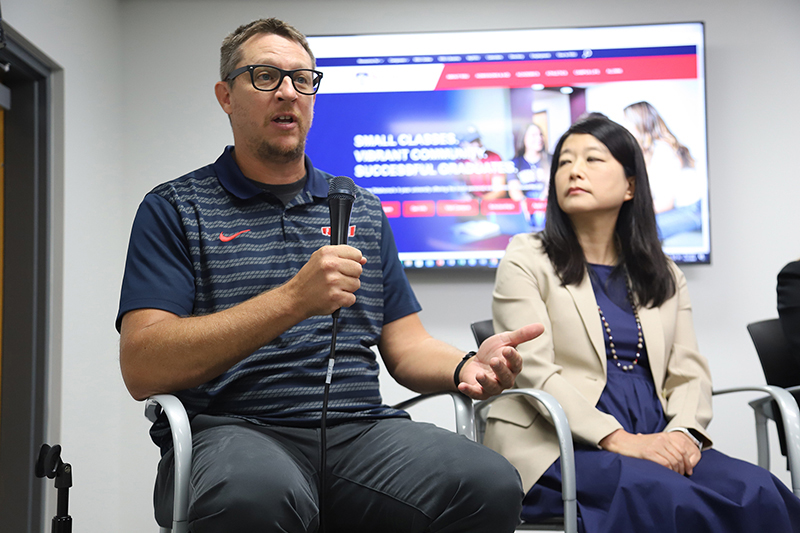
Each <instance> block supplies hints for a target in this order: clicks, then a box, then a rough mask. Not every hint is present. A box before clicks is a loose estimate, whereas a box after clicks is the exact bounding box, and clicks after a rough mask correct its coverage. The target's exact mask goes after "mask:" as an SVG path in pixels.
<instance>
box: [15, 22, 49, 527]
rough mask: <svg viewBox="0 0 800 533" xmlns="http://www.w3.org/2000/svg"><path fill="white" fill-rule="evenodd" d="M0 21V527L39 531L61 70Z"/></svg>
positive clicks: (45, 422)
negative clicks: (0, 158)
mask: <svg viewBox="0 0 800 533" xmlns="http://www.w3.org/2000/svg"><path fill="white" fill-rule="evenodd" d="M4 26H5V37H6V46H5V48H3V49H2V50H0V66H5V65H8V66H9V68H8V70H7V71H5V72H0V81H2V84H3V85H5V86H6V87H8V88H9V89H10V92H11V106H10V109H9V110H7V111H6V114H5V121H6V122H5V217H4V227H5V242H4V258H5V264H4V273H3V274H4V275H3V278H4V280H5V282H4V293H3V344H2V349H3V359H2V364H3V372H2V381H3V383H2V389H0V390H1V391H2V403H0V472H2V476H0V525H2V530H3V531H19V532H25V533H40V532H41V531H43V530H44V526H45V524H44V505H45V481H47V482H49V480H44V481H43V480H40V479H37V478H36V477H35V476H34V475H33V467H34V464H35V461H36V457H37V455H38V449H39V447H40V446H41V445H42V444H43V443H44V442H45V438H46V435H47V434H48V432H47V416H48V412H47V411H48V409H47V408H48V403H47V402H48V394H47V393H48V390H47V388H48V387H47V385H48V379H49V372H48V370H49V369H48V362H49V359H48V354H49V353H50V351H51V349H50V346H51V345H50V342H51V338H50V323H49V322H50V312H49V311H50V309H49V306H50V304H51V286H50V283H49V281H50V279H51V273H52V272H51V268H52V262H51V259H52V258H51V249H52V238H53V233H52V213H51V205H52V200H53V198H52V194H53V187H52V185H53V180H52V174H53V169H54V168H55V162H54V161H53V154H54V153H55V152H54V150H53V140H52V139H53V124H54V121H53V116H54V115H53V100H54V92H53V88H54V75H55V74H56V73H57V72H58V73H59V79H61V78H60V76H61V74H60V68H59V67H58V66H57V65H56V64H55V63H53V62H52V61H49V60H48V59H47V58H46V57H45V56H44V55H43V54H41V52H39V51H38V50H37V49H36V48H35V47H34V46H33V45H32V44H31V43H29V42H28V41H27V40H25V39H24V38H23V37H22V36H21V35H19V34H18V33H17V32H16V31H14V30H13V28H11V27H9V26H8V25H7V24H4ZM58 93H59V94H58V95H57V98H62V96H61V92H60V91H58ZM57 164H59V165H60V164H61V163H60V162H58V163H57ZM58 233H59V234H60V230H59V232H58ZM51 444H52V443H51ZM50 483H51V482H50Z"/></svg>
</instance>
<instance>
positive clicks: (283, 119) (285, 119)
mask: <svg viewBox="0 0 800 533" xmlns="http://www.w3.org/2000/svg"><path fill="white" fill-rule="evenodd" d="M273 121H275V122H277V123H278V124H291V123H293V122H294V117H292V116H290V115H280V116H277V117H275V118H274V119H273Z"/></svg>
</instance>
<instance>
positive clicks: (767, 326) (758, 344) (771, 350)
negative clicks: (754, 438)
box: [747, 318, 800, 462]
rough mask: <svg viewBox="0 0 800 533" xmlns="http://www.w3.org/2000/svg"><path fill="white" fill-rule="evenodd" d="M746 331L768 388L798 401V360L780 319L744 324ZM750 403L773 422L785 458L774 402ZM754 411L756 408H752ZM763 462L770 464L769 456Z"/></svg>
mask: <svg viewBox="0 0 800 533" xmlns="http://www.w3.org/2000/svg"><path fill="white" fill-rule="evenodd" d="M747 331H748V332H749V333H750V338H751V339H752V340H753V345H754V346H755V348H756V353H757V354H758V358H759V360H760V361H761V368H762V369H763V371H764V377H765V378H766V380H767V385H774V386H776V387H781V388H783V389H786V390H788V391H789V392H791V393H792V395H793V396H794V397H795V399H796V400H800V361H798V358H797V357H795V356H794V354H792V352H791V348H790V346H789V343H788V341H787V340H786V336H785V335H784V332H783V328H782V326H781V323H780V320H779V319H777V318H773V319H769V320H762V321H760V322H753V323H752V324H748V325H747ZM753 403H756V404H757V405H758V406H759V407H760V408H761V411H762V412H763V414H764V415H765V416H766V417H767V418H769V419H772V420H775V425H776V426H777V428H778V439H779V441H780V446H781V453H782V454H783V455H784V456H785V455H787V448H786V435H785V430H784V427H783V421H782V420H781V418H780V417H775V416H774V411H775V409H776V406H775V403H774V402H772V401H770V402H767V403H765V402H764V401H763V400H756V401H755V402H753ZM755 408H756V406H754V409H755ZM766 461H767V462H768V461H769V457H767V458H766Z"/></svg>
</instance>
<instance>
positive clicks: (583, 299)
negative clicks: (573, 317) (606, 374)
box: [567, 274, 606, 370]
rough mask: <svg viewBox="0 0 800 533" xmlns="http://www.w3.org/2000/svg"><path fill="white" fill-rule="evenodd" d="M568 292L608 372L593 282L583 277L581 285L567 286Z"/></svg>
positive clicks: (604, 368) (586, 276) (587, 277)
mask: <svg viewBox="0 0 800 533" xmlns="http://www.w3.org/2000/svg"><path fill="white" fill-rule="evenodd" d="M567 290H568V291H569V293H570V295H572V299H573V300H574V301H575V307H576V308H577V309H578V313H579V314H580V316H581V321H582V322H583V327H584V328H585V329H586V333H587V335H589V339H590V340H591V341H592V346H594V351H595V353H596V354H597V357H599V358H600V362H601V363H602V365H603V370H606V343H605V339H604V338H603V325H602V324H601V323H600V314H599V313H598V312H597V299H596V298H595V297H594V289H592V282H591V281H590V280H589V276H588V274H587V275H585V276H584V277H583V280H582V281H581V283H580V285H578V286H575V285H567Z"/></svg>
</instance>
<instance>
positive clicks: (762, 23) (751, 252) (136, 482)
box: [3, 0, 800, 532]
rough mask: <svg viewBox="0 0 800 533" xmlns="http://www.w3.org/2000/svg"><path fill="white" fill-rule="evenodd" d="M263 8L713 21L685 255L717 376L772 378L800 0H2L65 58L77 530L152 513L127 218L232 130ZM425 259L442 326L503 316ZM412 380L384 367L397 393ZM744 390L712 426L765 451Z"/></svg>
mask: <svg viewBox="0 0 800 533" xmlns="http://www.w3.org/2000/svg"><path fill="white" fill-rule="evenodd" d="M262 16H277V17H280V18H283V19H285V20H287V21H289V22H290V23H292V24H294V25H295V26H297V27H298V28H299V29H300V30H301V31H304V32H306V33H309V34H332V33H362V32H377V31H406V30H457V29H482V28H489V29H502V28H521V27H548V26H575V25H579V26H589V25H603V24H627V23H650V22H682V21H695V20H700V21H704V22H705V23H706V39H707V40H706V44H707V56H706V59H707V74H708V87H707V88H708V129H709V139H710V141H709V161H710V180H711V183H710V187H711V193H710V194H711V228H712V246H713V252H712V253H713V259H712V260H713V263H712V265H711V266H694V267H689V268H686V269H685V272H686V275H687V278H688V280H689V288H690V291H691V293H692V297H693V301H694V309H695V326H696V328H697V332H698V337H699V342H700V347H701V349H702V351H703V352H704V353H705V354H706V356H707V357H708V358H709V360H710V363H711V367H712V372H713V374H714V376H715V386H716V387H727V386H735V385H740V384H744V383H754V382H758V383H763V377H762V373H761V370H760V367H759V365H758V361H757V358H756V355H755V351H754V350H753V348H752V346H751V343H750V340H749V338H748V336H747V333H746V331H745V324H747V323H748V322H750V321H754V320H758V319H761V318H767V317H772V316H776V311H775V276H776V274H777V272H778V271H779V270H780V268H781V267H782V266H783V264H785V263H786V262H788V261H789V260H792V259H794V258H797V257H799V256H800V243H798V238H797V230H796V229H797V228H798V227H800V210H798V209H797V207H796V206H797V200H796V199H797V198H798V197H800V180H798V179H797V176H796V174H797V165H796V162H795V160H796V158H795V157H794V156H795V153H796V150H797V149H796V145H797V144H798V142H800V135H798V133H797V130H796V127H794V125H795V124H797V123H798V122H799V121H800V120H799V119H800V111H798V107H797V105H796V103H795V101H794V93H795V92H796V88H797V87H798V86H800V71H798V70H797V69H796V65H797V59H796V58H797V56H798V55H800V33H798V32H797V27H798V26H800V4H798V3H797V2H796V0H763V1H761V2H757V3H756V2H749V1H743V0H718V1H706V0H673V1H672V2H659V3H658V4H656V5H647V4H645V3H644V2H641V1H629V0H617V1H611V2H602V3H598V2H594V1H592V0H573V1H572V2H569V3H568V4H564V3H554V2H544V1H533V0H526V1H502V0H501V1H498V2H494V3H492V4H491V5H490V7H487V4H486V3H485V2H483V1H480V0H441V1H439V2H430V1H427V0H426V1H395V2H386V3H384V2H371V1H363V0H362V1H358V0H352V1H339V0H325V1H311V0H291V1H277V0H276V1H272V2H260V1H259V2H255V1H252V2H251V1H239V2H236V1H210V0H209V1H189V0H163V1H155V0H149V1H148V0H121V1H120V0H4V1H3V17H4V20H5V21H6V22H8V23H9V24H11V25H12V26H14V28H15V29H16V30H18V31H19V32H21V33H22V34H23V35H24V36H25V37H26V38H28V39H29V40H30V41H32V42H33V43H34V44H35V45H36V46H38V47H39V48H40V49H41V50H42V51H43V52H44V53H45V54H47V55H49V56H50V57H51V58H52V59H53V60H55V61H56V62H57V63H59V64H60V65H62V66H63V67H64V73H65V77H64V80H65V140H64V143H65V144H64V153H65V160H64V176H63V178H64V186H65V191H66V192H65V196H64V206H63V207H64V228H63V231H64V243H63V248H64V266H63V280H64V286H63V287H62V288H56V289H57V290H61V291H63V343H62V345H61V346H60V350H59V349H58V348H57V349H56V350H54V354H53V356H54V357H57V358H58V357H60V358H61V363H62V365H61V368H62V374H61V376H60V390H59V387H54V388H53V391H52V393H53V396H54V400H53V401H52V405H53V406H54V409H56V410H57V412H56V413H53V416H54V419H55V420H56V421H58V424H54V425H53V426H51V428H50V429H49V431H50V434H49V436H48V438H49V439H50V440H51V441H53V442H55V441H56V440H57V441H59V442H60V443H61V444H62V446H63V448H64V452H63V453H64V457H65V459H66V460H67V461H69V462H71V463H72V464H73V467H74V469H75V477H74V482H75V486H74V488H73V489H72V492H71V506H70V513H71V514H72V516H73V518H74V521H75V527H76V530H81V531H86V532H93V531H97V532H101V531H102V532H105V531H108V530H114V531H119V532H128V531H130V532H139V531H148V530H149V531H154V530H155V529H154V527H153V522H152V511H151V503H150V502H151V490H152V481H153V476H154V473H155V464H156V461H157V455H158V454H157V451H156V449H155V447H154V446H152V445H151V444H150V442H149V440H148V437H147V423H146V422H145V421H144V420H143V418H142V416H141V405H140V404H138V403H136V402H134V401H133V400H131V399H130V398H129V397H128V396H127V393H126V392H125V390H124V387H123V384H122V382H121V379H120V377H119V368H118V363H117V341H118V336H117V334H116V332H115V331H114V329H113V320H114V316H115V314H116V305H117V298H118V294H119V286H120V279H121V275H122V267H123V263H124V254H125V248H126V245H127V237H128V231H129V229H130V224H131V221H132V218H133V214H134V212H135V209H136V207H137V205H138V203H139V201H140V200H141V198H142V196H143V195H144V194H145V193H146V192H147V191H148V190H149V189H150V188H151V187H152V186H154V185H155V184H157V183H159V182H162V181H164V180H167V179H171V178H173V177H176V176H178V175H180V174H183V173H185V172H187V171H189V170H192V169H194V168H195V167H198V166H200V165H203V164H206V163H208V162H210V161H212V160H213V159H215V158H216V157H217V155H218V154H219V153H220V152H221V149H222V146H223V145H224V144H226V143H229V142H230V140H231V136H230V133H229V128H228V124H227V121H226V118H225V116H224V115H223V113H222V112H221V111H220V110H219V109H218V107H217V104H216V101H215V99H214V96H213V90H212V85H213V83H214V81H215V80H216V71H217V61H218V56H217V55H218V47H219V43H220V41H221V39H222V38H223V37H224V36H225V35H226V34H227V33H228V32H229V31H231V30H232V29H233V28H234V27H235V26H237V25H238V24H240V23H244V22H248V21H249V20H251V19H253V18H257V17H262ZM410 277H411V280H412V284H413V285H414V288H415V289H416V291H417V295H418V297H419V298H420V300H421V302H422V304H423V307H424V311H423V313H422V318H423V320H424V321H425V323H426V325H427V327H428V329H429V330H430V331H431V332H432V333H433V334H434V335H436V336H438V337H440V338H442V339H445V340H447V341H449V342H452V343H454V344H456V345H458V346H460V347H462V348H464V349H465V350H466V349H471V347H472V344H473V343H472V339H471V337H470V335H469V332H468V329H467V324H468V323H469V322H470V321H472V320H476V319H480V318H483V317H488V316H489V303H490V298H491V287H492V281H493V280H492V275H491V274H486V273H476V272H469V273H456V274H452V273H448V275H447V276H443V275H441V273H436V272H428V273H419V272H414V273H411V275H410ZM59 352H60V353H59ZM57 377H58V376H57ZM57 381H58V379H57ZM405 394H406V393H405V392H403V391H402V390H400V389H398V388H396V387H391V386H390V385H388V384H387V385H386V388H385V396H386V399H387V401H390V402H391V401H395V400H397V399H399V398H400V397H402V396H403V395H405ZM745 399H746V398H735V399H730V400H728V399H723V400H719V401H716V402H715V409H716V419H715V421H714V422H713V423H712V427H711V430H712V433H714V434H715V436H716V438H717V442H718V445H719V447H720V448H721V449H723V450H724V451H727V452H729V453H731V454H732V455H736V456H740V457H744V458H748V459H751V460H752V459H754V457H755V452H754V446H755V445H754V439H752V438H751V437H750V427H751V425H752V422H751V420H752V419H751V418H750V414H749V413H747V412H746V410H745V405H744V403H745ZM59 403H60V405H59ZM444 405H446V404H443V406H444ZM424 411H428V413H423V416H428V415H430V412H429V411H430V409H427V410H424ZM430 416H434V415H430ZM437 420H438V419H437ZM443 423H446V422H443ZM743 427H744V428H745V432H744V434H745V435H746V436H745V437H742V434H743V432H742V428H743ZM780 463H781V461H780V460H776V461H775V465H776V466H775V468H773V470H774V471H775V472H776V473H778V474H779V475H781V476H782V477H783V478H784V479H787V476H786V475H785V473H784V472H783V467H782V465H781V464H780ZM47 490H48V494H49V493H54V489H53V488H52V484H50V485H48V489H47ZM50 516H52V513H50ZM47 520H48V521H49V516H48V517H47ZM111 524H114V525H111Z"/></svg>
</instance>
